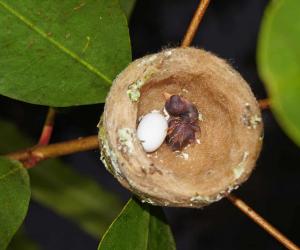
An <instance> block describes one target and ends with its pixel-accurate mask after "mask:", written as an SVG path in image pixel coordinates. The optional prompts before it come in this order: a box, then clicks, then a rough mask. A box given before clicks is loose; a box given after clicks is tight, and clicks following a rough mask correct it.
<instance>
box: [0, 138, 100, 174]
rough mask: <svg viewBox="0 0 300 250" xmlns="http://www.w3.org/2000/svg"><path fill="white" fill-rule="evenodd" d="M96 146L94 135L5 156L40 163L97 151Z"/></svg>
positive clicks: (27, 166) (96, 140)
mask: <svg viewBox="0 0 300 250" xmlns="http://www.w3.org/2000/svg"><path fill="white" fill-rule="evenodd" d="M98 146H99V144H98V137H97V136H96V135H94V136H88V137H82V138H78V139H75V140H71V141H64V142H60V143H54V144H50V145H44V146H35V147H33V148H29V149H25V150H22V151H18V152H14V153H10V154H7V155H6V156H7V157H8V158H10V159H13V160H18V161H21V162H26V161H27V160H28V159H30V158H32V157H36V158H38V159H39V161H41V160H45V159H48V158H53V157H58V156H63V155H68V154H73V153H77V152H81V151H87V150H92V149H97V148H98ZM25 167H26V168H31V167H32V166H30V165H25Z"/></svg>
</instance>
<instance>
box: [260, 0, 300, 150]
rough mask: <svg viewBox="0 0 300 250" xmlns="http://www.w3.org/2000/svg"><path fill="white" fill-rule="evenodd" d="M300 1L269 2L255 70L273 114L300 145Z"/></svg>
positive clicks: (281, 0) (263, 22)
mask: <svg viewBox="0 0 300 250" xmlns="http://www.w3.org/2000/svg"><path fill="white" fill-rule="evenodd" d="M299 10H300V1H299V0H277V1H271V3H270V4H269V6H268V7H267V9H266V11H265V14H264V18H263V21H262V26H261V30H260V35H259V44H258V68H259V73H260V76H261V77H262V79H263V81H264V83H265V85H266V87H267V91H268V94H269V96H270V98H271V107H272V110H273V111H274V114H275V116H276V118H277V120H278V122H279V123H280V125H281V126H282V128H283V129H284V130H285V131H286V132H287V134H288V135H289V136H290V137H291V138H292V139H293V140H294V141H295V142H296V143H297V144H298V145H300V115H299V114H300V113H299V107H300V19H299Z"/></svg>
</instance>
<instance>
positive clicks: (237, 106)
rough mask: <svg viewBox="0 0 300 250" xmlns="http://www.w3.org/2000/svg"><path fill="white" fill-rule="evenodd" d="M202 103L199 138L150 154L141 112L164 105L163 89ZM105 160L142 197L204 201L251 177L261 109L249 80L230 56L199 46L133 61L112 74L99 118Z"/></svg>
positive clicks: (191, 203)
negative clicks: (140, 135) (141, 135)
mask: <svg viewBox="0 0 300 250" xmlns="http://www.w3.org/2000/svg"><path fill="white" fill-rule="evenodd" d="M164 92H167V93H170V94H176V95H181V96H183V97H184V98H185V99H187V100H189V101H191V102H192V103H194V104H195V105H196V107H197V108H198V110H199V112H200V115H199V126H200V128H201V132H199V133H196V136H197V139H196V143H193V144H190V145H189V146H188V147H186V148H184V149H183V150H182V151H180V152H173V151H172V150H171V148H170V147H169V146H168V145H166V143H164V144H163V145H162V146H161V147H160V148H159V149H158V150H157V151H156V152H154V153H151V154H147V153H146V152H145V151H144V150H143V148H142V145H141V143H140V141H139V140H138V139H137V136H136V128H137V125H138V121H139V118H140V117H141V116H143V115H145V114H147V113H149V112H151V111H152V110H162V109H163V107H164V104H165V99H164V96H163V93H164ZM99 128H100V130H99V141H100V148H101V153H102V160H103V162H104V163H105V165H106V167H107V169H108V170H109V171H110V172H111V173H112V174H113V175H114V176H115V177H116V178H117V179H118V181H119V182H120V183H121V184H122V185H123V186H124V187H126V188H128V189H129V190H131V191H132V192H133V193H135V194H136V195H137V196H138V197H140V198H141V199H142V201H145V202H149V203H151V204H155V205H163V206H179V207H202V206H204V205H207V204H210V203H211V202H214V201H217V200H220V199H221V198H222V197H224V196H226V194H228V193H230V192H231V191H232V190H233V189H235V188H237V187H238V186H239V185H241V183H243V182H244V181H245V180H247V179H248V177H249V175H250V174H251V172H252V170H253V169H254V167H255V163H256V160H257V158H258V155H259V153H260V150H261V145H262V132H263V125H262V120H261V113H260V110H259V107H258V104H257V102H256V99H255V97H254V96H253V94H252V92H251V89H250V88H249V85H248V84H247V83H246V82H245V80H244V79H243V78H242V77H241V76H240V74H239V73H238V72H236V71H235V70H234V69H233V68H232V67H231V66H230V65H228V63H227V62H226V61H224V60H222V59H220V58H218V57H217V56H215V55H213V54H212V53H209V52H206V51H204V50H200V49H195V48H175V49H167V50H164V51H162V52H160V53H157V54H153V55H149V56H145V57H143V58H141V59H138V60H136V61H134V62H132V63H131V64H130V65H129V66H128V67H127V68H126V69H125V70H124V71H123V72H122V73H121V74H120V75H119V76H118V77H117V78H116V79H115V81H114V83H113V86H112V87H111V90H110V92H109V95H108V97H107V100H106V104H105V110H104V114H103V117H102V119H101V121H100V123H99Z"/></svg>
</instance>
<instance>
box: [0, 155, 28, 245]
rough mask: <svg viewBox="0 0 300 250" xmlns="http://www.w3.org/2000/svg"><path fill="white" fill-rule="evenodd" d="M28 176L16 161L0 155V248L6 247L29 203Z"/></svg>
mask: <svg viewBox="0 0 300 250" xmlns="http://www.w3.org/2000/svg"><path fill="white" fill-rule="evenodd" d="M29 200H30V185H29V176H28V174H27V171H26V169H25V168H23V166H22V165H21V164H20V163H19V162H17V161H11V160H8V159H6V158H4V157H0V250H4V249H6V248H7V246H8V244H9V242H10V241H11V239H12V237H13V236H14V234H15V233H16V232H17V230H18V228H19V227H20V225H21V224H22V222H23V220H24V218H25V216H26V213H27V209H28V205H29Z"/></svg>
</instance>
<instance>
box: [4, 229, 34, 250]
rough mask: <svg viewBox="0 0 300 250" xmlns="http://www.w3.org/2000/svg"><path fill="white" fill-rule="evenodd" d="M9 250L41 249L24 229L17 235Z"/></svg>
mask: <svg viewBox="0 0 300 250" xmlns="http://www.w3.org/2000/svg"><path fill="white" fill-rule="evenodd" d="M7 249H8V250H20V249H22V250H38V249H40V247H38V245H37V244H36V243H35V242H33V241H32V240H31V239H29V238H28V237H27V235H26V234H25V232H24V229H23V228H22V227H21V229H20V230H19V231H18V232H17V233H16V234H15V236H14V237H13V239H12V241H11V242H10V244H9V246H8V248H7Z"/></svg>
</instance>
